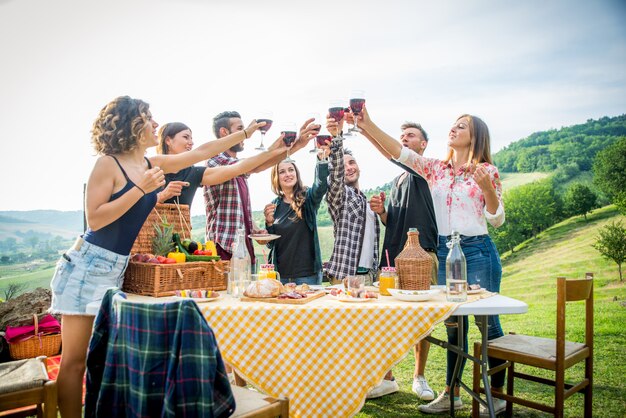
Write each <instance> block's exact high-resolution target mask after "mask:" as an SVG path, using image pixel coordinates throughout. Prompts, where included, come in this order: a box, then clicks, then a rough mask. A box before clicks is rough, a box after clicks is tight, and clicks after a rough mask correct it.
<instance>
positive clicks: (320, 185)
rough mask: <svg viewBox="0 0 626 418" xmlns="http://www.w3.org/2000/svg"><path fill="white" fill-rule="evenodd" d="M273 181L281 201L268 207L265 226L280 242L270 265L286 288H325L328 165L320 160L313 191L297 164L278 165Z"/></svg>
mask: <svg viewBox="0 0 626 418" xmlns="http://www.w3.org/2000/svg"><path fill="white" fill-rule="evenodd" d="M326 148H328V147H326ZM271 178H272V191H273V192H274V193H275V194H276V196H277V198H276V199H274V201H272V203H270V204H269V205H267V206H265V210H264V213H265V225H266V229H267V232H269V233H270V234H277V235H280V238H278V239H276V240H274V241H270V242H269V244H267V246H268V247H269V248H270V255H269V259H270V262H271V263H273V264H274V265H275V266H276V270H277V271H278V272H279V273H280V280H281V282H283V284H285V283H290V282H291V283H296V284H303V283H306V284H313V285H321V284H322V256H321V251H320V243H319V238H318V235H317V211H318V209H319V207H320V203H321V201H322V198H323V197H324V194H326V189H327V188H328V184H327V182H326V179H327V178H328V162H327V161H320V160H319V159H318V161H317V164H316V165H315V181H314V183H313V186H312V187H310V188H308V187H304V186H303V185H302V179H301V178H300V171H298V167H296V165H295V164H294V163H293V162H287V161H283V162H281V163H278V164H276V165H275V166H274V167H273V168H272V176H271Z"/></svg>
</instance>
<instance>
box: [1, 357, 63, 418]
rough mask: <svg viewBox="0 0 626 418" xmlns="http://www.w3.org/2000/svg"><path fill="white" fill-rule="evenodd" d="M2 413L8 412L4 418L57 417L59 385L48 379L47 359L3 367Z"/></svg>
mask: <svg viewBox="0 0 626 418" xmlns="http://www.w3.org/2000/svg"><path fill="white" fill-rule="evenodd" d="M32 405H36V407H35V406H33V407H31V406H32ZM24 407H29V408H24ZM15 409H17V410H15ZM12 410H15V411H12ZM0 411H6V412H4V413H3V412H0V416H2V417H14V418H17V417H25V416H31V415H34V414H37V416H38V417H40V418H42V417H45V418H56V417H57V385H56V382H55V381H54V380H50V379H48V372H47V370H46V357H43V356H42V357H37V358H32V359H26V360H17V361H10V362H8V363H2V364H0Z"/></svg>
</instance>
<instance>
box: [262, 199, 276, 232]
mask: <svg viewBox="0 0 626 418" xmlns="http://www.w3.org/2000/svg"><path fill="white" fill-rule="evenodd" d="M274 211H276V205H275V204H273V203H270V204H267V205H265V208H264V209H263V214H264V215H265V224H266V225H267V226H272V225H273V224H274Z"/></svg>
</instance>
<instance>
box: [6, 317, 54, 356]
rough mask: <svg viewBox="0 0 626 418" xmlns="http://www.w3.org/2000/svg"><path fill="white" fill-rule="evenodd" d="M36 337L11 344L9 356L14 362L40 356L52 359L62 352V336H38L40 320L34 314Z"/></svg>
mask: <svg viewBox="0 0 626 418" xmlns="http://www.w3.org/2000/svg"><path fill="white" fill-rule="evenodd" d="M33 323H34V324H35V335H33V336H32V337H31V338H29V339H27V340H24V341H20V342H17V343H11V344H9V354H10V355H11V358H12V359H13V360H22V359H27V358H35V357H39V356H46V357H52V356H54V355H56V354H58V353H59V351H60V350H61V334H51V335H38V334H39V320H38V319H37V315H35V314H33Z"/></svg>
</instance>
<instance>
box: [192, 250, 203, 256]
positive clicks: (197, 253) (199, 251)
mask: <svg viewBox="0 0 626 418" xmlns="http://www.w3.org/2000/svg"><path fill="white" fill-rule="evenodd" d="M203 252H204V251H202V250H196V251H194V252H193V255H202V253H203Z"/></svg>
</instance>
